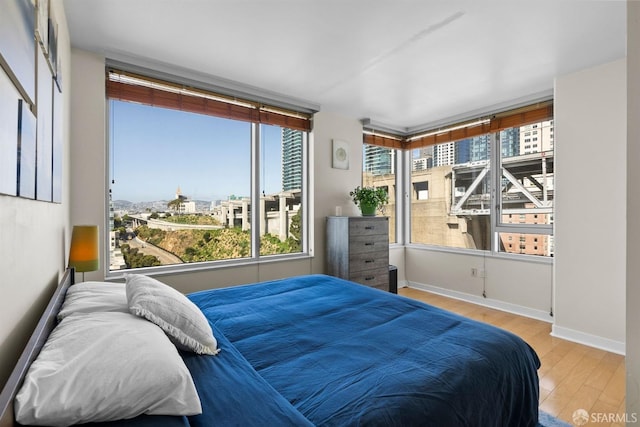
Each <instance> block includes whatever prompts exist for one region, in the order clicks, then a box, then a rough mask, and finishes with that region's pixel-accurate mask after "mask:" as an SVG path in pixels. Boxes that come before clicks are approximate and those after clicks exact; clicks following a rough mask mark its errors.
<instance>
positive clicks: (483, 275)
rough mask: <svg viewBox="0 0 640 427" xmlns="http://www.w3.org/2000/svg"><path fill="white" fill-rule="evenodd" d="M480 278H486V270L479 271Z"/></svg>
mask: <svg viewBox="0 0 640 427" xmlns="http://www.w3.org/2000/svg"><path fill="white" fill-rule="evenodd" d="M478 277H481V278H483V279H484V278H485V277H486V276H485V272H484V269H482V268H481V269H479V270H478Z"/></svg>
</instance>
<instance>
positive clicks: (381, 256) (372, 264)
mask: <svg viewBox="0 0 640 427" xmlns="http://www.w3.org/2000/svg"><path fill="white" fill-rule="evenodd" d="M327 272H328V274H330V275H332V276H336V277H341V278H343V279H347V280H351V281H354V282H358V283H361V284H363V285H367V286H372V287H375V288H378V289H382V290H385V291H389V218H387V217H382V216H381V217H346V216H330V217H327Z"/></svg>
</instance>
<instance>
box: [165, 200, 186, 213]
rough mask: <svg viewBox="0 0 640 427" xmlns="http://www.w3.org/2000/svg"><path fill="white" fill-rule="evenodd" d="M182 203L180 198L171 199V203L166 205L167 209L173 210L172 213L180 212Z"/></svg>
mask: <svg viewBox="0 0 640 427" xmlns="http://www.w3.org/2000/svg"><path fill="white" fill-rule="evenodd" d="M182 201H183V199H182V198H181V197H178V198H177V199H173V200H172V201H170V202H169V203H167V207H168V208H169V209H173V210H174V211H177V212H180V209H181V206H182Z"/></svg>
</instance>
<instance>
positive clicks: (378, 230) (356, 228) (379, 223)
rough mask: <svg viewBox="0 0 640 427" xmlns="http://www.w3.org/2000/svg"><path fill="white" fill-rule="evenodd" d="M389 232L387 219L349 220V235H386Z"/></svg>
mask: <svg viewBox="0 0 640 427" xmlns="http://www.w3.org/2000/svg"><path fill="white" fill-rule="evenodd" d="M388 233H389V219H388V218H386V217H385V218H376V219H373V218H372V219H359V218H358V219H356V220H353V221H349V235H350V236H371V235H378V234H382V235H385V236H386V235H387V234H388Z"/></svg>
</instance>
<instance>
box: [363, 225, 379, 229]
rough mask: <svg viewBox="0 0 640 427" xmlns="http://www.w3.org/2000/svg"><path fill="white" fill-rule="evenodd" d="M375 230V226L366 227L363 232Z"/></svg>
mask: <svg viewBox="0 0 640 427" xmlns="http://www.w3.org/2000/svg"><path fill="white" fill-rule="evenodd" d="M375 228H376V227H375V226H373V225H367V226H366V227H365V228H364V229H365V230H375Z"/></svg>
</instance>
